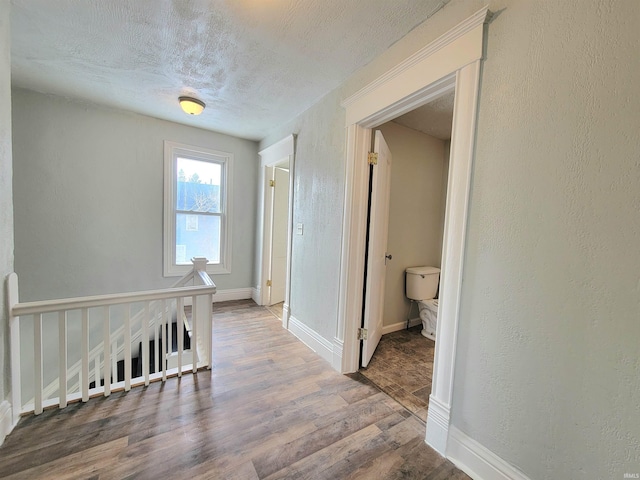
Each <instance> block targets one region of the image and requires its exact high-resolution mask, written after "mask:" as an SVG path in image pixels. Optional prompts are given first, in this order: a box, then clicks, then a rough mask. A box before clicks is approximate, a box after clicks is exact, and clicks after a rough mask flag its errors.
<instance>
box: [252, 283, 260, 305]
mask: <svg viewBox="0 0 640 480" xmlns="http://www.w3.org/2000/svg"><path fill="white" fill-rule="evenodd" d="M251 299H252V300H253V301H254V302H256V303H257V304H258V305H260V286H259V285H258V286H257V287H253V288H252V289H251Z"/></svg>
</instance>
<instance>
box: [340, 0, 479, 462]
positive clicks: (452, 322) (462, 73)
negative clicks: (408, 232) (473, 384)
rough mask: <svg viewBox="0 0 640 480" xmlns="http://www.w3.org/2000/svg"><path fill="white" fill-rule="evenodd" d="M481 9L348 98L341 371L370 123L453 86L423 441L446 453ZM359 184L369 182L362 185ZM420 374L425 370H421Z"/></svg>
mask: <svg viewBox="0 0 640 480" xmlns="http://www.w3.org/2000/svg"><path fill="white" fill-rule="evenodd" d="M490 18H491V12H490V11H489V9H488V7H485V8H483V9H481V10H480V11H478V12H477V13H475V14H474V15H472V16H471V17H469V18H467V19H466V20H464V21H463V22H461V23H460V24H458V25H457V26H455V27H454V28H452V29H451V30H449V31H448V32H446V33H445V34H444V35H442V36H441V37H439V38H437V39H436V40H435V41H433V42H431V43H430V44H428V45H426V46H425V47H424V48H422V49H421V50H419V51H417V52H416V53H415V54H413V55H411V56H410V57H408V58H407V59H405V60H404V61H403V62H401V63H400V64H398V65H396V66H395V67H393V68H392V69H390V70H389V71H387V72H386V73H384V74H383V75H381V76H380V77H379V78H378V79H377V80H374V81H373V82H372V83H370V84H369V85H367V86H366V87H364V88H363V89H362V90H360V91H358V92H356V93H355V94H354V95H352V96H351V97H349V98H348V99H346V100H345V101H344V102H343V103H342V105H343V107H344V108H345V117H346V128H347V146H346V152H347V162H346V180H345V201H344V205H345V210H344V217H343V231H344V235H343V242H342V256H341V277H340V293H339V304H338V326H337V329H336V340H335V342H336V343H338V342H343V350H342V372H343V373H348V372H354V371H356V370H357V369H358V357H359V355H358V351H359V342H358V340H357V334H356V333H357V329H358V327H359V325H358V323H359V322H358V319H359V318H360V314H361V311H362V301H363V298H362V292H363V281H362V278H363V272H364V250H365V246H366V240H365V234H366V204H367V195H368V188H367V187H368V179H367V177H366V175H365V171H364V170H365V167H364V166H363V165H362V162H363V161H364V158H365V157H366V154H367V153H366V149H367V148H368V147H369V145H370V143H368V140H369V139H370V137H371V130H370V129H371V128H374V127H376V126H378V125H381V124H382V123H384V122H386V121H389V120H392V119H393V118H396V117H398V116H400V115H402V114H404V113H407V112H409V111H411V110H413V109H415V108H416V107H418V106H421V105H424V104H425V103H428V102H429V101H432V100H434V99H436V98H438V97H439V96H441V95H442V94H443V93H445V92H447V91H451V89H452V88H455V104H454V115H453V124H452V138H451V155H450V170H449V180H448V189H447V201H446V216H445V217H446V218H445V230H444V245H443V252H442V272H441V278H440V290H441V293H442V295H441V298H442V299H441V301H440V309H439V319H438V325H437V331H436V349H435V360H434V368H433V384H432V391H431V395H430V397H429V413H428V417H427V431H426V442H427V443H428V444H429V445H431V446H432V447H433V448H434V449H435V450H436V451H438V452H439V453H440V454H442V455H445V456H446V455H447V442H448V440H449V421H450V411H451V404H452V398H453V375H454V368H455V356H456V342H457V333H458V319H459V307H460V294H461V289H462V273H463V261H464V248H465V238H466V226H467V211H468V205H469V190H470V179H471V168H472V164H473V157H474V145H475V131H476V113H477V104H478V90H479V83H480V63H481V60H482V56H483V48H484V26H485V24H486V23H487V22H488V21H489V20H490ZM365 182H367V183H366V184H365ZM425 374H426V373H425Z"/></svg>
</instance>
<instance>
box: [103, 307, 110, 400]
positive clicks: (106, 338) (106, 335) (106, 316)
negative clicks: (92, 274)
mask: <svg viewBox="0 0 640 480" xmlns="http://www.w3.org/2000/svg"><path fill="white" fill-rule="evenodd" d="M110 317H111V315H110V312H109V307H108V306H105V307H104V308H103V309H102V326H103V331H102V344H103V345H104V347H103V350H104V362H103V364H102V368H103V372H102V376H103V377H104V396H105V397H108V396H109V395H111V321H110Z"/></svg>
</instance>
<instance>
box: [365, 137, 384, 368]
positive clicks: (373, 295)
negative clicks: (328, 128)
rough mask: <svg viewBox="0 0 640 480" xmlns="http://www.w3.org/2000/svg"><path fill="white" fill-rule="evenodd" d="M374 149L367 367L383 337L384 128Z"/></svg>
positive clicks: (366, 344) (368, 262)
mask: <svg viewBox="0 0 640 480" xmlns="http://www.w3.org/2000/svg"><path fill="white" fill-rule="evenodd" d="M373 151H374V152H376V153H377V154H378V164H377V165H374V166H373V173H372V175H373V177H372V183H371V213H370V215H369V218H370V220H369V247H368V256H367V281H366V287H365V288H366V293H365V304H364V328H365V329H366V330H367V339H366V340H364V341H363V342H362V366H363V367H366V366H367V365H368V364H369V361H370V360H371V357H372V356H373V352H374V351H375V349H376V347H377V346H378V342H379V341H380V337H382V312H383V307H384V284H385V278H386V260H387V258H386V255H387V231H388V228H389V191H390V189H391V152H390V151H389V147H388V146H387V142H385V140H384V137H383V136H382V132H380V131H377V130H376V132H375V140H374V148H373Z"/></svg>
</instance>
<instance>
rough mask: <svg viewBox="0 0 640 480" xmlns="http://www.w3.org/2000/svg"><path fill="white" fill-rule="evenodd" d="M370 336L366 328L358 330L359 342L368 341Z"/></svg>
mask: <svg viewBox="0 0 640 480" xmlns="http://www.w3.org/2000/svg"><path fill="white" fill-rule="evenodd" d="M368 335H369V331H368V330H367V329H366V328H359V329H358V340H366V339H367V337H368Z"/></svg>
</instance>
